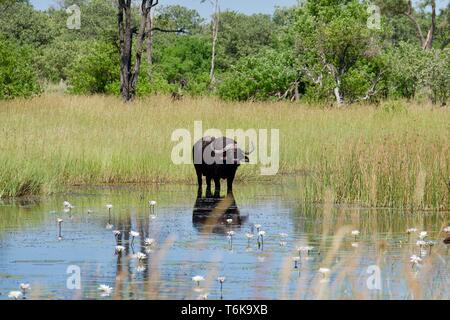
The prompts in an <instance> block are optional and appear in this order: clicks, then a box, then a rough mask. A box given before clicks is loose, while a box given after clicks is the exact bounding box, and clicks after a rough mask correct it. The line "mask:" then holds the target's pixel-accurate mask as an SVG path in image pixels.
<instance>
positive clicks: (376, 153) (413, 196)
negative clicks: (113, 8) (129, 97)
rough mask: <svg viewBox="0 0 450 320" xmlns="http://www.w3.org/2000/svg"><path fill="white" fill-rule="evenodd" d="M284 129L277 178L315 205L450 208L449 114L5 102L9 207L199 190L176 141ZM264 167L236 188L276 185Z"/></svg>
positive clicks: (419, 108)
mask: <svg viewBox="0 0 450 320" xmlns="http://www.w3.org/2000/svg"><path fill="white" fill-rule="evenodd" d="M195 120H202V121H203V128H204V129H206V128H210V127H213V128H218V129H221V130H223V131H225V129H227V128H242V129H248V128H255V129H260V128H262V129H271V128H275V129H279V130H280V153H281V154H280V161H281V163H280V172H279V174H280V175H288V174H289V175H303V176H305V187H304V188H302V189H301V190H299V195H301V196H302V197H303V198H304V200H306V201H314V202H315V201H317V202H320V201H322V200H323V197H324V193H325V190H327V189H330V190H332V191H333V193H334V194H335V199H336V201H337V202H340V203H357V204H361V205H367V206H382V207H411V208H439V209H443V210H445V209H448V208H449V198H448V192H449V190H448V182H449V180H450V156H449V154H450V150H449V146H450V111H449V110H448V109H446V108H432V107H430V106H427V105H413V104H407V103H404V102H389V103H386V104H384V105H382V106H380V107H373V106H353V107H351V108H348V109H320V108H314V107H308V106H302V105H297V104H289V103H239V104H237V103H226V102H222V101H218V100H214V99H209V98H205V99H186V100H184V101H182V102H176V103H173V102H172V101H171V100H170V99H169V98H167V97H151V98H146V99H142V100H137V101H135V102H133V103H131V104H126V105H125V104H123V103H122V102H121V101H120V100H119V99H118V98H115V97H104V96H93V97H75V96H56V95H55V96H43V97H39V98H34V99H29V100H25V99H24V100H21V99H17V100H13V101H4V102H0V123H1V125H0V196H4V197H5V196H22V195H28V194H40V193H51V192H55V191H61V190H62V189H64V188H66V187H70V186H74V185H93V184H124V183H147V184H148V183H166V182H183V183H195V174H194V171H193V168H192V166H189V165H182V166H176V165H173V164H172V162H171V159H170V155H171V150H172V148H173V146H174V145H175V143H173V142H171V139H170V138H171V134H172V132H173V130H175V129H178V128H187V129H189V130H190V131H191V132H192V131H193V125H194V121H195ZM273 179H276V177H272V178H267V177H262V176H260V174H259V168H258V167H255V166H243V167H242V168H240V169H239V172H238V180H244V181H248V180H273Z"/></svg>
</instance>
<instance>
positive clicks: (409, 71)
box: [383, 42, 426, 99]
mask: <svg viewBox="0 0 450 320" xmlns="http://www.w3.org/2000/svg"><path fill="white" fill-rule="evenodd" d="M383 59H384V60H385V63H386V65H387V68H386V70H387V79H388V85H389V91H390V95H391V96H393V97H396V98H398V97H405V98H408V99H412V98H414V97H415V95H416V92H417V90H418V87H419V79H420V77H421V74H422V73H423V70H424V68H425V64H426V55H425V53H424V52H423V50H422V49H421V48H420V47H419V46H417V45H415V44H411V43H406V42H402V43H400V45H399V46H398V47H395V48H391V49H390V50H388V51H386V53H385V54H384V57H383Z"/></svg>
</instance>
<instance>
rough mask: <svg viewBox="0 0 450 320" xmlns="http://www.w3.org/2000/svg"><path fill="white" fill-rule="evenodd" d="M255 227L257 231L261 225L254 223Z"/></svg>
mask: <svg viewBox="0 0 450 320" xmlns="http://www.w3.org/2000/svg"><path fill="white" fill-rule="evenodd" d="M255 228H256V231H258V232H259V229H261V225H260V224H255Z"/></svg>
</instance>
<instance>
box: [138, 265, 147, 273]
mask: <svg viewBox="0 0 450 320" xmlns="http://www.w3.org/2000/svg"><path fill="white" fill-rule="evenodd" d="M144 271H145V266H143V265H138V266H137V267H136V272H144Z"/></svg>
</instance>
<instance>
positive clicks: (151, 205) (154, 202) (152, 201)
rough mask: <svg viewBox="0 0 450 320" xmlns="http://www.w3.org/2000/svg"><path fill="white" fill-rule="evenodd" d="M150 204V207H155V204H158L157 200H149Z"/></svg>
mask: <svg viewBox="0 0 450 320" xmlns="http://www.w3.org/2000/svg"><path fill="white" fill-rule="evenodd" d="M148 205H149V206H150V207H154V206H156V201H155V200H151V201H149V202H148Z"/></svg>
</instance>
